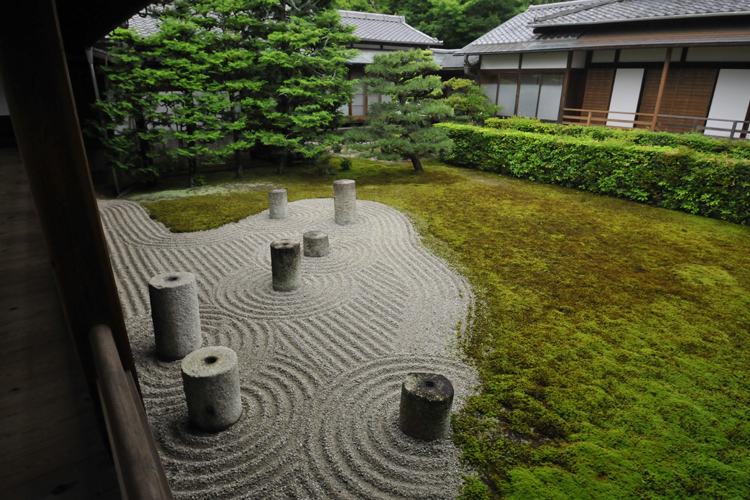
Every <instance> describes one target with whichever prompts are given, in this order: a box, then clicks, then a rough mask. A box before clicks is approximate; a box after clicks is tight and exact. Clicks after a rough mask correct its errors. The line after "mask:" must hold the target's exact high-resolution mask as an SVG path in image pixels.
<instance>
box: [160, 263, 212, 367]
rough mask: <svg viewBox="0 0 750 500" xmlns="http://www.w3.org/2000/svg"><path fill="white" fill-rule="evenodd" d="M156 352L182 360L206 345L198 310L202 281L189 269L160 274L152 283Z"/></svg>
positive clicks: (167, 358) (163, 356) (163, 357)
mask: <svg viewBox="0 0 750 500" xmlns="http://www.w3.org/2000/svg"><path fill="white" fill-rule="evenodd" d="M148 295H149V299H150V302H151V319H152V321H153V323H154V340H155V341H156V355H157V356H158V357H159V358H160V359H163V360H166V361H174V360H177V359H182V358H184V357H185V356H187V355H188V354H189V353H191V352H193V351H194V350H196V349H198V348H199V347H200V346H201V345H203V336H202V335H201V318H200V313H199V312H198V284H197V282H196V279H195V275H194V274H192V273H186V272H174V273H165V274H159V275H156V276H154V277H153V278H151V280H149V282H148Z"/></svg>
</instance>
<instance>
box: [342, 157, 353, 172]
mask: <svg viewBox="0 0 750 500" xmlns="http://www.w3.org/2000/svg"><path fill="white" fill-rule="evenodd" d="M339 168H340V169H341V170H343V171H347V170H351V169H352V160H351V159H349V158H341V161H340V162H339Z"/></svg>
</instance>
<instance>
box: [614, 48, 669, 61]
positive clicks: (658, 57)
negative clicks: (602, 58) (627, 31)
mask: <svg viewBox="0 0 750 500" xmlns="http://www.w3.org/2000/svg"><path fill="white" fill-rule="evenodd" d="M666 58H667V49H623V50H621V51H620V62H664V59H666Z"/></svg>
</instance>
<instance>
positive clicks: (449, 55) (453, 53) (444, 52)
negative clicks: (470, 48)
mask: <svg viewBox="0 0 750 500" xmlns="http://www.w3.org/2000/svg"><path fill="white" fill-rule="evenodd" d="M430 50H432V60H433V61H435V62H436V63H438V64H439V65H440V67H441V68H443V69H449V70H450V69H463V67H464V54H459V53H458V49H430ZM478 62H479V57H478V56H469V64H477V63H478Z"/></svg>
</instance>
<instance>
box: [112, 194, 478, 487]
mask: <svg viewBox="0 0 750 500" xmlns="http://www.w3.org/2000/svg"><path fill="white" fill-rule="evenodd" d="M102 213H103V220H104V222H105V223H104V227H105V230H106V235H107V241H108V244H109V247H110V254H111V256H112V262H113V267H114V270H115V275H116V279H117V284H118V288H119V290H120V296H121V299H122V304H123V311H124V314H125V317H126V324H127V327H128V332H129V334H130V336H131V340H132V347H133V352H134V357H135V359H136V363H137V367H138V375H139V377H140V380H141V383H142V388H143V392H144V398H145V403H146V410H147V413H148V415H149V420H150V423H151V425H152V428H153V431H154V435H155V437H156V439H157V446H158V448H159V452H160V455H161V458H162V461H163V463H164V466H165V470H166V472H167V475H168V477H169V480H170V484H171V486H172V489H173V490H174V493H175V497H176V498H178V499H213V498H222V499H223V498H229V499H233V498H237V499H239V498H242V499H277V498H278V499H282V498H283V499H287V498H311V499H321V500H323V499H350V498H351V499H354V498H357V499H359V498H371V499H389V498H455V497H456V496H457V493H458V485H459V483H460V481H461V475H460V470H459V465H458V455H459V454H458V451H457V450H456V448H455V447H454V445H453V444H452V442H451V441H450V440H449V439H442V440H438V441H434V442H431V443H424V442H420V441H417V440H414V439H412V438H409V437H407V436H405V435H403V434H402V433H401V431H400V430H399V429H398V426H397V412H398V404H399V397H400V385H401V382H402V380H403V377H404V376H405V375H406V374H407V373H408V372H412V371H434V372H438V373H442V374H444V375H446V376H447V377H448V378H449V379H450V380H451V381H452V382H453V384H454V386H455V388H456V394H457V399H456V401H455V403H454V410H455V409H458V408H459V407H460V406H461V404H462V401H463V397H464V396H465V395H466V394H467V393H468V392H469V391H470V389H471V387H472V386H473V384H475V380H476V378H475V375H474V374H473V372H472V371H471V370H470V369H469V368H468V367H467V366H466V365H464V364H463V363H462V362H460V361H459V359H458V356H457V355H456V354H455V344H456V338H457V334H456V328H457V325H460V329H464V330H465V329H466V324H467V323H466V319H467V317H468V316H469V313H470V311H471V308H472V303H473V302H472V301H473V297H472V294H471V290H470V289H469V288H468V285H467V283H466V281H465V280H464V279H463V278H462V277H461V276H460V275H459V274H457V273H456V272H455V271H454V270H453V269H451V268H450V267H449V266H447V265H446V264H445V263H444V262H442V261H441V260H439V259H438V258H436V257H435V256H434V255H432V254H430V253H429V252H428V251H427V250H425V249H424V248H423V247H422V246H421V244H420V240H419V235H418V234H417V233H416V232H415V230H414V228H413V226H412V225H411V223H410V221H409V219H408V218H407V217H406V216H404V215H403V214H401V213H400V212H398V211H396V210H393V209H391V208H388V207H387V206H385V205H382V204H379V203H374V202H367V201H358V202H357V214H358V223H357V224H354V225H351V226H343V227H342V226H337V225H336V224H335V221H334V214H333V200H332V199H317V200H303V201H298V202H294V203H290V204H289V213H290V217H288V218H287V219H283V220H271V219H269V218H268V213H267V212H264V213H260V214H258V215H255V216H252V217H248V218H247V219H245V220H242V221H240V222H238V223H236V224H230V225H227V226H224V227H223V228H221V229H218V230H215V231H204V232H201V233H197V234H182V235H173V234H171V233H169V232H168V231H167V230H166V229H165V228H164V227H163V226H161V225H160V224H157V223H156V222H154V221H152V220H150V219H149V217H148V215H147V214H146V212H145V211H144V210H143V209H142V208H141V207H140V206H138V205H136V204H134V203H131V202H117V201H110V202H106V203H103V204H102ZM312 230H315V231H323V232H326V233H327V234H328V236H329V241H330V245H331V249H330V254H329V255H328V256H327V257H323V258H304V257H303V260H302V268H301V271H302V285H301V287H300V288H299V289H298V290H295V291H293V292H276V291H274V290H273V287H272V278H271V268H270V267H271V263H270V249H269V246H270V243H271V242H272V241H274V240H278V239H296V240H298V241H300V243H301V242H302V235H303V233H304V232H306V231H312ZM167 271H187V272H191V273H193V274H195V275H196V278H197V281H198V297H199V302H200V311H201V325H202V333H203V338H204V345H224V346H227V347H230V348H232V349H233V350H235V351H236V352H237V354H238V363H239V371H240V384H241V391H242V403H243V414H242V417H241V418H240V420H239V422H237V423H236V424H235V425H234V426H232V427H231V428H230V429H228V430H226V431H223V432H220V433H215V434H211V433H205V432H201V431H199V430H197V429H195V428H193V427H192V426H190V425H189V423H188V419H187V407H186V402H185V396H184V393H183V391H182V379H181V374H180V362H179V361H176V362H162V361H160V360H158V359H156V357H155V347H154V339H153V326H152V324H151V320H150V306H149V303H148V286H147V284H148V281H149V279H150V278H151V277H152V276H154V275H155V274H159V273H163V272H167Z"/></svg>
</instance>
